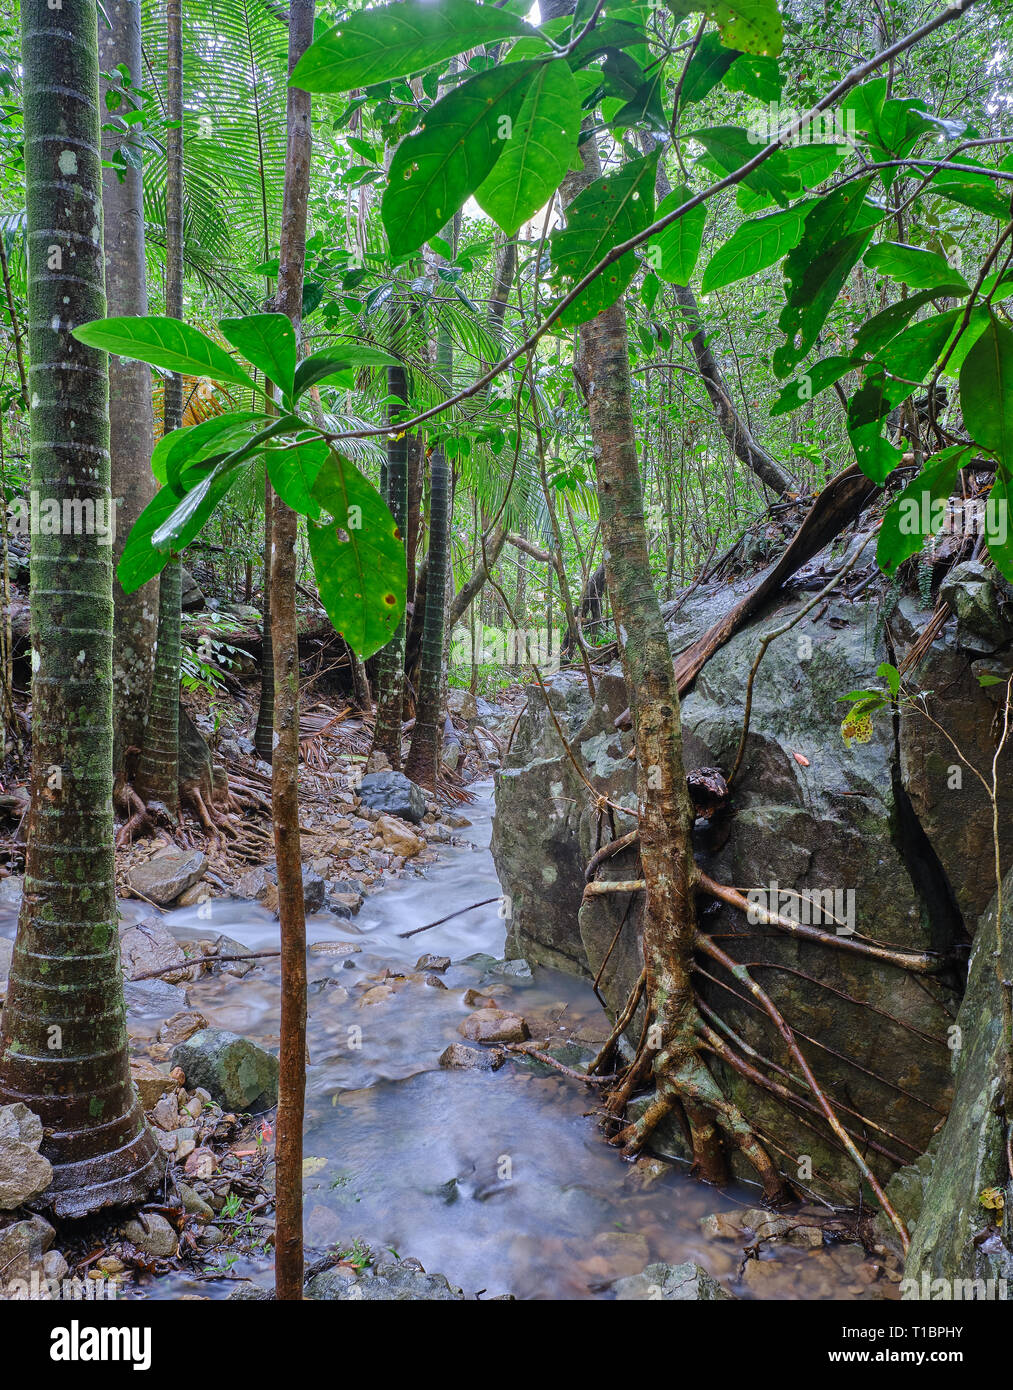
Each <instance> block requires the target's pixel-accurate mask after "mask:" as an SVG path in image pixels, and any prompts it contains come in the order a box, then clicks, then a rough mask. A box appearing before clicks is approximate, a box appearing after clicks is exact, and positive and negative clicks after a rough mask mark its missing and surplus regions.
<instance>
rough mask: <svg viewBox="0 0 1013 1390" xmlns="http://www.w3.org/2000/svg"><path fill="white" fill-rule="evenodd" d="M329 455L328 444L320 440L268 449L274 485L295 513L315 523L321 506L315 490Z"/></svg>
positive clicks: (318, 517)
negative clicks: (315, 495)
mask: <svg viewBox="0 0 1013 1390" xmlns="http://www.w3.org/2000/svg"><path fill="white" fill-rule="evenodd" d="M329 453H330V450H329V448H328V446H327V442H326V441H325V440H323V439H320V438H319V437H318V438H316V439H305V440H299V441H298V442H296V443H294V444H290V445H289V446H288V447H287V448H285V449H268V450H267V474H268V477H269V478H270V479H271V486H272V487H273V488H274V490H275V492H276V493H277V494H278V496H279V497H280V498H281V500H282V501H283V502H284V503H286V505H287V506H289V507H291V508H292V510H293V511H294V512H299V513H300V515H301V516H308V517H310V518H311V519H312V520H313V521H318V520H319V519H320V503H319V502H318V501H317V500H316V498H315V497H314V496H313V487H314V485H315V483H316V480H317V478H318V476H319V474H320V470H321V468H322V467H323V466H324V464H325V463H326V462H327V456H328V454H329Z"/></svg>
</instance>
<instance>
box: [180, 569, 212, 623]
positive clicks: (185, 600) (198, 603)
mask: <svg viewBox="0 0 1013 1390" xmlns="http://www.w3.org/2000/svg"><path fill="white" fill-rule="evenodd" d="M180 573H181V576H182V586H183V593H182V596H181V599H180V605H181V607H182V609H183V612H184V613H189V612H192V611H193V610H195V609H197V608H203V607H204V606H205V603H206V600H205V598H204V591H203V590H202V589H201V586H200V585H199V584H198V583H197V581H196V579H194V577H193V575H192V574H191V573H190V571H189V570H188V569H187V568H186V567H185V566H184V567H183V568H182V569H181V571H180Z"/></svg>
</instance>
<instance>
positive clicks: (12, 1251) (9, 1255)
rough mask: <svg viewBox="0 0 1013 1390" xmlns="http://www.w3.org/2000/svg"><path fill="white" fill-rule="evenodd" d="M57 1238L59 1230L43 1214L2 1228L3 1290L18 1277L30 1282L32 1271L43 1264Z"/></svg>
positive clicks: (0, 1281) (0, 1284) (0, 1267)
mask: <svg viewBox="0 0 1013 1390" xmlns="http://www.w3.org/2000/svg"><path fill="white" fill-rule="evenodd" d="M55 1239H56V1232H55V1231H54V1230H53V1228H52V1226H50V1224H49V1222H48V1221H45V1220H43V1218H42V1217H41V1216H31V1217H29V1218H28V1219H27V1220H25V1221H15V1222H14V1223H13V1224H12V1225H10V1226H5V1227H4V1229H3V1230H0V1289H2V1288H3V1287H4V1286H5V1285H7V1286H9V1285H10V1284H11V1282H13V1281H14V1280H15V1279H17V1280H24V1281H25V1282H26V1283H27V1282H30V1280H31V1274H32V1270H33V1269H39V1268H40V1267H43V1256H44V1255H45V1253H46V1252H47V1251H48V1250H49V1248H50V1246H51V1245H52V1244H53V1241H54V1240H55Z"/></svg>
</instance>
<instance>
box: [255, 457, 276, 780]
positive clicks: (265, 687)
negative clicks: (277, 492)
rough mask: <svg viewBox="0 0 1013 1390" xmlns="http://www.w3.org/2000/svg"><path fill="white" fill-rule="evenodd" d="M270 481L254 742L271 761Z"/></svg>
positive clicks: (266, 481)
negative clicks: (258, 691) (258, 689)
mask: <svg viewBox="0 0 1013 1390" xmlns="http://www.w3.org/2000/svg"><path fill="white" fill-rule="evenodd" d="M272 495H273V494H272V489H271V481H270V479H269V478H267V477H266V476H265V478H264V612H263V615H262V622H263V626H262V629H261V630H262V631H263V634H264V646H263V650H262V652H261V656H260V704H259V706H258V708H257V727H256V729H255V730H254V733H253V746H254V748H256V750H257V757H258V758H263V760H264V762H265V763H269V762H270V761H271V759H272V757H273V755H274V750H273V749H272V747H271V744H272V743H273V741H274V647H273V644H272V642H271V497H272Z"/></svg>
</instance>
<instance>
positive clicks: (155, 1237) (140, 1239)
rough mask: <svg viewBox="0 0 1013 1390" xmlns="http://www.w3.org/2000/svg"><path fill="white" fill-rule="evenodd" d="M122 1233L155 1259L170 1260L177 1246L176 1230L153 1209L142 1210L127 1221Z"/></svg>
mask: <svg viewBox="0 0 1013 1390" xmlns="http://www.w3.org/2000/svg"><path fill="white" fill-rule="evenodd" d="M123 1234H124V1236H126V1238H127V1240H129V1241H131V1242H132V1244H134V1245H136V1246H137V1248H138V1250H143V1251H144V1253H145V1254H146V1255H151V1256H152V1258H154V1259H156V1260H171V1259H172V1258H173V1256H174V1255H175V1254H176V1251H177V1249H178V1248H179V1240H178V1239H177V1236H176V1232H175V1231H174V1230H173V1228H172V1227H171V1226H170V1225H169V1223H168V1221H166V1219H165V1217H164V1216H159V1214H158V1213H157V1212H154V1211H143V1212H141V1214H140V1216H138V1218H137V1219H136V1220H135V1221H128V1222H127V1224H126V1225H125V1226H124V1227H123Z"/></svg>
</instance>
